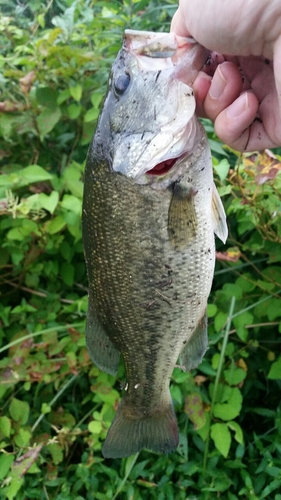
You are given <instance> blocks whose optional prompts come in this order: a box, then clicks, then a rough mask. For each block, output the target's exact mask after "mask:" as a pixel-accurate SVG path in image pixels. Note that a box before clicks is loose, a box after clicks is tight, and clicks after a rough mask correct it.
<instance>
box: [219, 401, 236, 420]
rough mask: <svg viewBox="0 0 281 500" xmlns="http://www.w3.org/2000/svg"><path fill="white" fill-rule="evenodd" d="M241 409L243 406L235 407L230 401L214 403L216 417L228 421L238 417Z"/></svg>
mask: <svg viewBox="0 0 281 500" xmlns="http://www.w3.org/2000/svg"><path fill="white" fill-rule="evenodd" d="M240 410H241V408H238V407H237V408H235V407H233V406H232V405H230V404H229V403H217V404H215V405H214V417H216V418H219V419H221V420H225V421H226V422H227V421H228V420H233V418H236V417H238V415H239V413H240Z"/></svg>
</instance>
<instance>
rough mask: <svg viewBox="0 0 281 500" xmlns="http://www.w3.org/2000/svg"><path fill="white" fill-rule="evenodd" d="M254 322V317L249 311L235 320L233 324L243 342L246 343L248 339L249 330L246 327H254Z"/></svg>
mask: <svg viewBox="0 0 281 500" xmlns="http://www.w3.org/2000/svg"><path fill="white" fill-rule="evenodd" d="M253 320H254V316H253V315H252V314H251V313H250V312H248V311H245V312H244V313H242V314H239V315H238V316H236V317H235V318H233V324H234V326H235V328H236V331H237V335H238V337H239V338H240V339H241V340H243V342H246V341H247V338H248V329H247V328H245V325H252V324H253Z"/></svg>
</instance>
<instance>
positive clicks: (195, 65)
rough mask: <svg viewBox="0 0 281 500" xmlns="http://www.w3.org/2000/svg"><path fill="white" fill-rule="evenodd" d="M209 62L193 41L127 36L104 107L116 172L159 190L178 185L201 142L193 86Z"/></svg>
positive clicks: (128, 32) (162, 35)
mask: <svg viewBox="0 0 281 500" xmlns="http://www.w3.org/2000/svg"><path fill="white" fill-rule="evenodd" d="M207 58H208V52H207V50H206V49H205V48H204V47H202V46H201V45H199V44H198V43H197V42H195V40H194V39H192V38H184V37H180V36H177V35H176V34H175V33H152V32H141V31H132V30H126V31H125V35H124V41H123V47H122V49H121V51H120V52H119V54H118V56H117V59H116V61H115V63H114V65H113V68H112V73H111V76H110V79H109V92H108V96H107V99H106V101H105V108H106V109H107V113H106V121H107V122H108V124H107V127H109V130H110V136H111V147H110V156H111V158H110V164H111V168H112V170H113V171H114V172H119V173H120V174H123V175H125V176H126V177H128V178H131V179H132V180H133V181H134V182H135V183H138V184H153V185H154V187H155V186H159V187H160V188H161V187H166V186H168V185H170V184H171V183H172V182H174V181H175V180H176V178H177V177H178V175H179V169H178V168H175V167H177V165H178V164H179V163H181V162H182V159H183V158H185V157H186V155H187V154H188V152H189V151H192V150H193V148H194V143H195V141H196V140H197V135H198V127H197V123H198V121H197V118H196V116H195V108H196V102H195V97H194V95H193V91H192V83H193V81H194V79H195V77H196V75H197V73H198V71H199V70H200V69H201V68H202V67H203V66H204V64H205V62H206V60H207ZM107 127H104V129H106V128H107ZM168 173H169V175H168Z"/></svg>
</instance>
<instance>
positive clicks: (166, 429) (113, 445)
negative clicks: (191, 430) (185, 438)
mask: <svg viewBox="0 0 281 500" xmlns="http://www.w3.org/2000/svg"><path fill="white" fill-rule="evenodd" d="M178 442H179V435H178V425H177V420H176V416H175V412H174V408H173V405H172V402H171V403H170V404H169V406H168V407H165V408H164V409H163V412H161V413H159V412H158V413H157V414H155V415H153V416H148V417H144V418H140V419H136V418H135V419H134V418H131V417H130V418H129V417H128V416H127V415H126V412H125V411H124V400H122V401H121V403H120V404H119V406H118V409H117V412H116V415H115V418H114V420H113V422H112V424H111V427H110V429H109V431H108V434H107V437H106V440H105V442H104V445H103V448H102V454H103V456H104V457H105V458H123V457H128V456H130V455H134V454H135V453H138V452H139V451H140V450H142V449H143V448H148V449H149V450H152V451H155V452H158V453H171V452H172V451H175V449H176V448H177V446H178Z"/></svg>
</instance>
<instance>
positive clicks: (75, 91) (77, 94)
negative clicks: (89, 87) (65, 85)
mask: <svg viewBox="0 0 281 500" xmlns="http://www.w3.org/2000/svg"><path fill="white" fill-rule="evenodd" d="M82 90H83V88H82V85H80V84H79V83H78V84H77V85H76V86H75V87H69V92H70V95H71V96H72V97H73V99H75V101H77V102H79V101H80V100H81V97H82Z"/></svg>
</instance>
